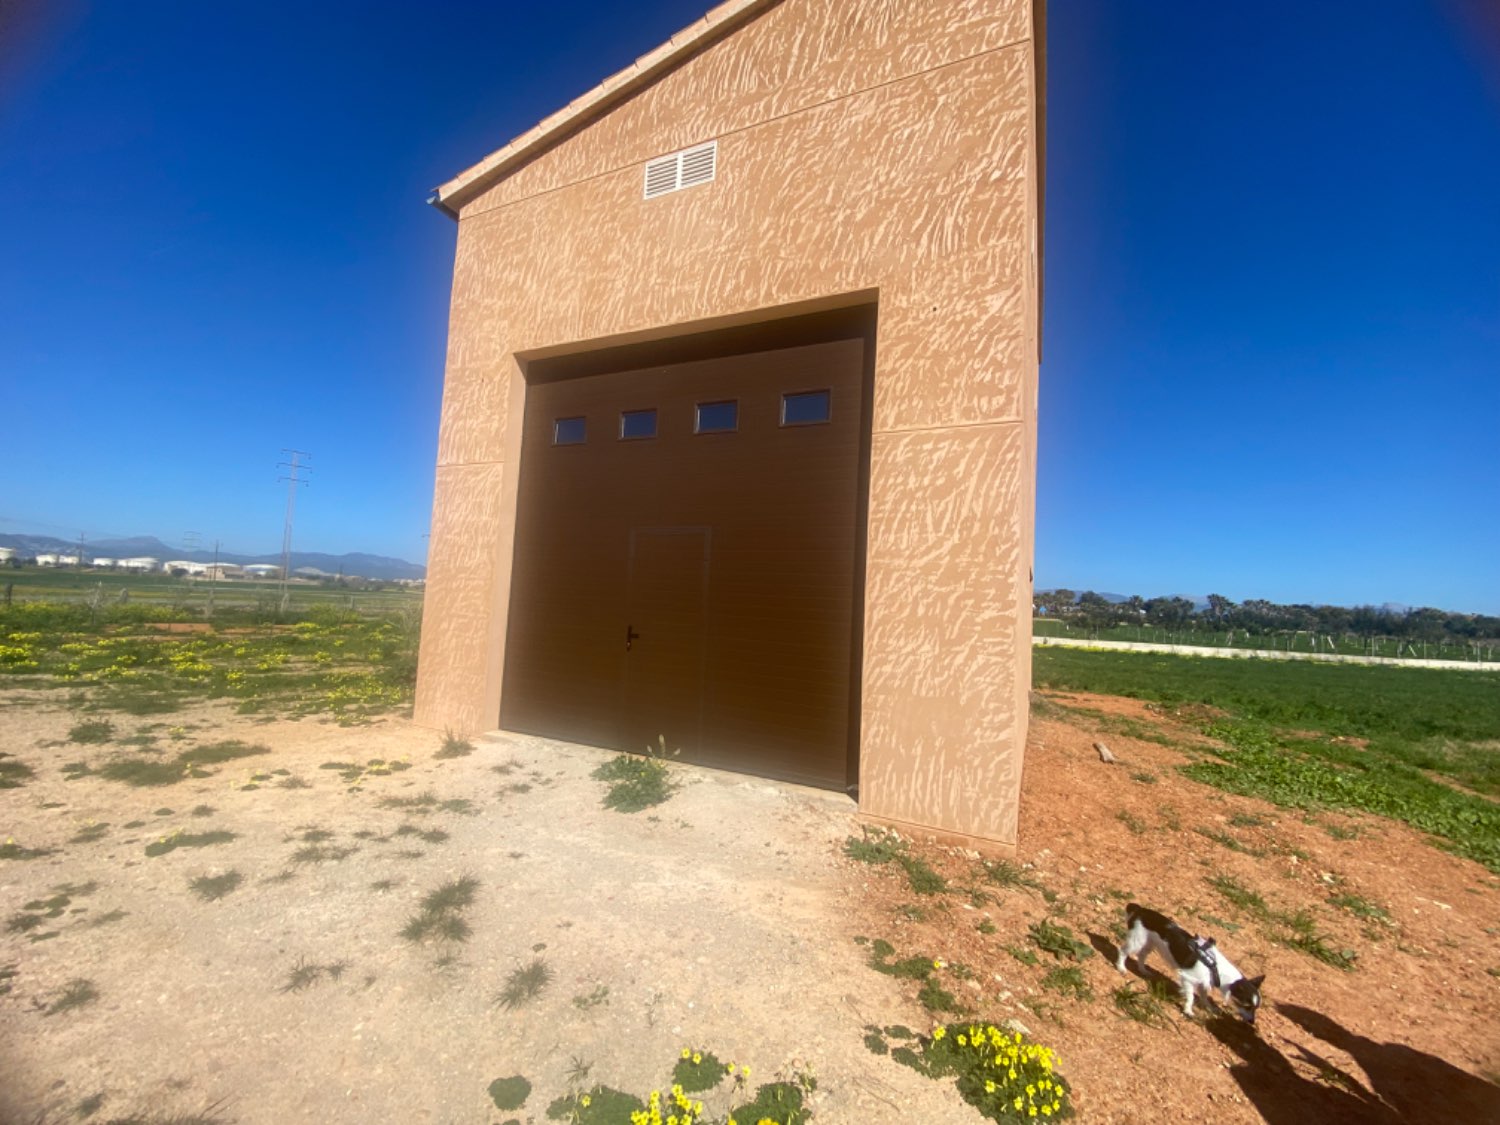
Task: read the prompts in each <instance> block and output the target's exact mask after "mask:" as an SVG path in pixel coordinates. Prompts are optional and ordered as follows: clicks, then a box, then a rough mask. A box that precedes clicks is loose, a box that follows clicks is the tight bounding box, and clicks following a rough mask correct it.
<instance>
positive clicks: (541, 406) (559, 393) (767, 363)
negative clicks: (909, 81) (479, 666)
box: [501, 314, 872, 788]
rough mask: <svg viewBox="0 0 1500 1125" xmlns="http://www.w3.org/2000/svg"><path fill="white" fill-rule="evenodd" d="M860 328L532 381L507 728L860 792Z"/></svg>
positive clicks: (602, 359) (863, 401)
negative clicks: (662, 752) (676, 753)
mask: <svg viewBox="0 0 1500 1125" xmlns="http://www.w3.org/2000/svg"><path fill="white" fill-rule="evenodd" d="M869 320H870V318H869V317H868V316H864V315H861V316H850V315H847V314H846V315H844V316H842V317H839V318H835V319H829V318H822V319H818V320H810V321H807V322H799V323H798V324H797V325H795V326H790V327H788V326H783V327H782V328H781V329H779V330H776V331H767V330H765V329H761V330H740V331H739V332H738V333H736V334H734V335H731V336H727V337H725V338H723V339H715V338H698V339H697V340H696V343H694V344H692V345H690V346H686V347H684V346H678V349H677V354H676V355H673V354H670V353H668V354H666V355H665V356H664V355H663V353H662V352H661V351H660V350H659V349H658V350H657V352H656V355H655V358H657V359H659V360H661V361H660V362H650V361H649V360H650V358H651V356H650V354H649V353H642V352H640V351H638V350H631V351H621V352H616V353H607V354H604V355H602V356H598V357H594V358H593V359H591V360H589V361H588V362H579V361H577V360H576V359H575V360H571V361H567V362H537V363H533V364H532V365H531V367H530V368H529V369H528V372H527V374H528V387H527V394H526V414H525V421H524V426H523V440H522V452H521V465H520V482H519V495H518V500H517V520H516V543H515V556H514V573H513V578H512V585H511V605H510V616H509V624H508V632H507V639H506V660H505V680H504V687H503V694H502V699H501V726H502V727H504V728H505V729H507V730H515V731H522V732H527V733H533V734H540V735H545V736H548V737H553V738H560V739H565V740H569V741H575V742H583V743H587V744H590V745H596V746H603V747H609V748H618V749H624V750H632V751H637V752H639V751H641V750H643V749H645V748H646V746H647V745H648V744H649V745H652V746H655V745H656V743H657V738H658V736H661V737H663V738H665V740H666V745H667V748H668V750H669V752H670V751H671V750H674V749H680V751H681V756H682V758H683V759H684V760H688V761H694V762H699V763H702V764H706V765H714V766H722V767H726V768H730V769H736V770H742V771H745V772H750V773H757V774H762V775H766V776H773V777H781V778H786V779H789V780H795V781H802V782H808V783H813V784H819V785H824V786H831V787H837V788H843V787H845V786H846V785H848V784H850V783H851V782H852V781H853V780H854V776H853V768H854V750H853V748H854V746H855V739H856V738H857V734H858V731H857V729H856V727H857V719H856V718H855V716H857V714H858V711H857V704H858V700H857V698H856V697H857V682H858V681H857V673H858V667H857V665H858V658H859V628H860V625H861V615H862V601H863V593H862V581H863V545H864V527H865V522H864V511H865V488H866V486H865V481H866V480H867V477H868V473H867V468H866V466H867V464H868V439H867V435H868V433H869V421H868V418H867V414H866V407H867V397H868V396H867V390H866V385H867V380H868V374H869V367H870V365H869V362H868V361H869V359H870V354H869V351H870V340H871V338H872V329H871V326H870V324H869ZM809 340H810V342H804V341H809ZM727 349H732V350H727ZM726 350H727V354H722V353H724V352H725V351H726ZM705 351H708V352H711V353H714V352H716V353H721V354H707V355H704V354H702V353H703V352H705ZM643 360H645V362H643Z"/></svg>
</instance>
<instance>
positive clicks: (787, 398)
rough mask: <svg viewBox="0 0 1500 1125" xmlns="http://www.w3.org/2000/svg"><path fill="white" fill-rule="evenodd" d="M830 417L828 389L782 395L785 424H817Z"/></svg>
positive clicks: (782, 419)
mask: <svg viewBox="0 0 1500 1125" xmlns="http://www.w3.org/2000/svg"><path fill="white" fill-rule="evenodd" d="M829 417H830V395H829V393H828V392H827V391H802V392H799V393H797V394H786V395H782V396H781V424H782V425H783V426H816V425H818V424H819V423H822V422H827V421H828V420H829Z"/></svg>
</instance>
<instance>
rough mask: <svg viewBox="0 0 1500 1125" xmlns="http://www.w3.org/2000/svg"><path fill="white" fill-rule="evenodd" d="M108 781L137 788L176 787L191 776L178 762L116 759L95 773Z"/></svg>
mask: <svg viewBox="0 0 1500 1125" xmlns="http://www.w3.org/2000/svg"><path fill="white" fill-rule="evenodd" d="M93 772H94V773H96V774H98V775H99V776H100V777H102V778H104V779H105V780H107V781H121V782H124V783H125V784H126V785H134V786H136V787H137V788H145V787H147V786H156V785H176V784H177V783H178V782H179V781H181V780H183V779H184V778H186V777H188V776H190V773H189V771H188V770H185V769H184V768H183V767H182V766H180V765H178V764H177V763H176V762H157V761H152V760H151V759H149V758H116V759H114V760H113V761H111V762H106V763H105V764H104V765H102V766H100V767H99V768H98V769H97V770H94V771H93Z"/></svg>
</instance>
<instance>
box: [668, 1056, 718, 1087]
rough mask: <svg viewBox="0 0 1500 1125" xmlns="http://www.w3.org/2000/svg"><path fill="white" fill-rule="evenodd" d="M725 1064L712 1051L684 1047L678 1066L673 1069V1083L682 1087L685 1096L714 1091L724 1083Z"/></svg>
mask: <svg viewBox="0 0 1500 1125" xmlns="http://www.w3.org/2000/svg"><path fill="white" fill-rule="evenodd" d="M724 1075H725V1070H724V1064H723V1063H722V1062H721V1061H720V1060H719V1056H718V1055H716V1054H714V1053H713V1052H712V1051H701V1050H695V1049H694V1048H692V1047H684V1048H683V1049H682V1055H681V1057H680V1058H679V1059H678V1060H677V1065H676V1066H674V1067H673V1068H672V1081H673V1082H674V1083H675V1084H676V1085H678V1086H681V1087H682V1090H683V1093H685V1094H701V1093H703V1092H704V1091H705V1090H712V1089H713V1088H714V1087H715V1086H717V1085H718V1084H719V1083H720V1082H722V1081H724Z"/></svg>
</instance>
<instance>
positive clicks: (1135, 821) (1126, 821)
mask: <svg viewBox="0 0 1500 1125" xmlns="http://www.w3.org/2000/svg"><path fill="white" fill-rule="evenodd" d="M1115 819H1116V820H1118V821H1119V822H1120V823H1121V824H1123V825H1124V826H1125V827H1126V828H1128V829H1130V831H1131V832H1133V833H1135V834H1136V835H1137V836H1144V835H1145V834H1146V822H1145V821H1144V820H1142V819H1141V818H1140V817H1138V816H1136V815H1135V814H1134V813H1132V812H1129V811H1128V810H1126V809H1121V810H1120V811H1119V812H1117V813H1115Z"/></svg>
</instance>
